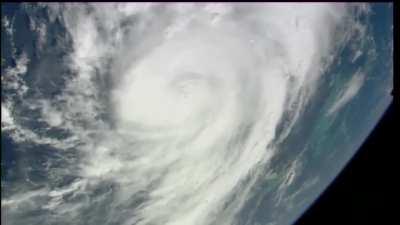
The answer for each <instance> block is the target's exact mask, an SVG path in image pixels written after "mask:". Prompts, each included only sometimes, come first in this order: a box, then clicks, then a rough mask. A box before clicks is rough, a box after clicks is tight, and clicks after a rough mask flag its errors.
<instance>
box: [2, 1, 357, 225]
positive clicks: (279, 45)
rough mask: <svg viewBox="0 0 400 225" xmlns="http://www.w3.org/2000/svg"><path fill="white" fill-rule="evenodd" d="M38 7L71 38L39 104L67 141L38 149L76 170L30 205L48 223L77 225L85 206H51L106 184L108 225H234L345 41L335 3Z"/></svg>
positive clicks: (340, 8)
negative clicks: (64, 157) (48, 214)
mask: <svg viewBox="0 0 400 225" xmlns="http://www.w3.org/2000/svg"><path fill="white" fill-rule="evenodd" d="M48 7H50V8H51V11H52V13H53V15H52V16H53V17H54V18H61V20H60V21H62V23H63V24H64V25H65V27H66V30H67V32H68V34H69V35H70V39H71V43H72V49H73V50H72V51H71V53H70V58H69V67H70V68H71V69H73V70H74V71H75V75H74V76H73V77H71V79H70V80H68V81H67V83H66V86H65V89H63V90H62V94H61V95H59V96H57V97H56V98H54V99H51V100H41V101H38V103H37V104H39V105H40V107H42V108H43V109H44V110H42V117H43V118H44V120H45V121H47V123H48V124H49V125H50V126H52V127H62V128H63V129H67V130H68V131H69V132H71V134H72V135H71V136H70V137H69V138H67V139H65V140H60V139H57V140H56V139H51V138H49V139H43V138H42V139H41V138H39V137H35V139H37V142H40V141H41V142H42V143H47V144H51V145H53V146H56V148H58V149H64V150H67V149H71V148H72V147H71V146H73V148H74V149H78V152H79V155H80V156H81V158H80V160H79V161H78V162H77V164H75V165H74V166H73V167H71V171H74V173H76V174H78V175H79V179H76V180H75V181H74V182H72V183H71V184H69V185H67V186H65V187H62V188H58V189H53V188H50V187H49V188H48V189H43V190H39V191H36V192H34V193H32V195H36V196H38V195H40V196H43V195H45V196H49V198H50V201H49V202H48V203H46V204H47V205H46V206H45V207H46V209H49V210H53V212H54V213H55V214H56V215H57V216H58V217H57V218H67V217H68V218H70V219H68V220H71V218H72V219H73V220H76V221H83V220H82V217H85V216H89V217H90V215H81V212H82V209H85V208H88V207H89V208H90V205H91V204H94V203H90V202H87V201H84V200H79V201H78V200H76V199H73V200H71V201H70V202H68V203H65V202H64V203H62V198H63V197H64V196H66V195H69V194H71V193H74V195H73V196H78V195H79V194H81V195H85V194H87V193H89V192H91V191H93V190H94V189H95V187H97V186H101V185H102V184H103V183H104V182H105V183H110V184H113V186H112V187H113V188H112V189H110V190H111V191H110V193H109V194H110V195H112V196H113V198H112V200H110V201H108V203H107V204H108V210H107V215H110V216H108V217H107V221H106V223H105V224H126V225H128V224H137V225H145V224H146V225H147V224H163V225H195V224H196V225H197V224H198V225H200V224H201V225H204V224H219V225H223V224H235V215H236V213H237V212H238V211H239V210H240V209H241V208H242V207H243V205H244V203H245V202H246V200H247V199H248V198H249V197H250V192H249V191H248V190H249V188H251V185H252V184H254V182H255V181H256V180H257V179H258V178H259V177H258V176H259V174H260V173H261V172H260V171H262V170H263V168H265V166H266V165H268V163H269V160H270V159H271V157H272V156H273V155H274V154H275V153H276V152H277V151H279V149H278V148H277V146H276V145H275V143H277V142H278V141H279V140H281V139H283V138H284V137H285V134H288V133H290V129H291V127H292V125H293V124H294V123H295V122H296V120H297V118H298V116H299V114H301V112H302V110H304V107H305V105H306V103H307V101H308V99H309V98H310V97H311V96H312V94H313V93H314V91H315V87H316V83H317V82H318V79H319V78H320V77H321V76H323V73H324V69H326V67H327V66H329V62H330V61H329V60H330V57H331V55H332V54H334V49H335V48H334V47H335V46H336V45H337V44H338V43H340V41H344V40H345V38H346V37H344V36H343V37H342V36H341V35H338V33H337V32H338V30H340V29H343V26H342V24H343V22H344V21H348V19H349V18H350V16H349V15H350V12H351V10H350V8H351V7H350V6H349V5H345V4H276V3H268V4H242V3H239V4H228V3H218V4H103V5H100V4H98V5H96V4H89V5H85V6H84V7H83V5H77V4H71V5H49V6H48ZM342 31H343V30H342ZM99 80H100V81H102V82H99ZM100 84H101V85H100ZM3 110H4V111H5V113H8V111H7V110H6V108H4V107H3V106H2V112H3ZM7 115H8V114H7ZM284 117H285V121H286V126H285V129H284V131H282V134H280V135H279V137H278V134H277V128H278V126H279V124H280V123H282V120H283V118H284ZM12 123H13V122H12V121H11V119H10V120H9V121H8V125H9V126H11V125H10V124H12ZM2 125H3V121H2ZM14 126H15V124H14ZM107 193H108V192H107ZM104 196H107V194H104ZM27 198H30V197H27ZM16 201H17V200H15V199H14V200H8V201H6V202H5V203H4V204H10V205H11V204H13V203H15V202H16ZM96 201H101V200H99V199H97V200H96ZM2 206H3V203H2ZM217 215H218V216H217ZM97 216H98V215H97ZM77 218H81V219H80V220H79V219H77ZM66 220H67V219H66ZM88 223H90V222H88ZM76 224H79V222H77V223H76Z"/></svg>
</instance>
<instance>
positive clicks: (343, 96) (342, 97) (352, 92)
mask: <svg viewBox="0 0 400 225" xmlns="http://www.w3.org/2000/svg"><path fill="white" fill-rule="evenodd" d="M364 79H365V78H364V74H363V73H362V72H361V71H360V70H358V71H357V72H356V73H355V74H354V75H353V77H352V78H351V80H350V81H349V82H348V83H347V84H346V86H345V87H344V89H343V90H342V91H341V92H340V94H339V96H338V98H337V99H336V100H335V103H334V104H333V105H332V106H331V108H330V109H329V110H328V115H332V114H334V113H336V112H338V111H339V110H340V109H341V108H343V106H345V105H346V104H347V103H348V102H349V101H350V100H352V99H353V98H354V97H355V96H356V95H357V93H358V91H359V90H360V89H361V87H362V85H363V83H364Z"/></svg>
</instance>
